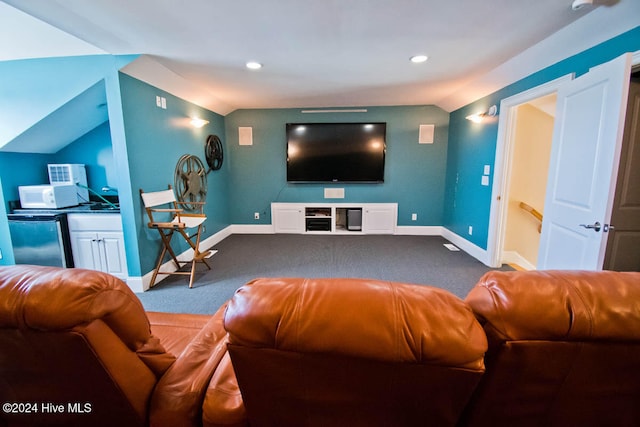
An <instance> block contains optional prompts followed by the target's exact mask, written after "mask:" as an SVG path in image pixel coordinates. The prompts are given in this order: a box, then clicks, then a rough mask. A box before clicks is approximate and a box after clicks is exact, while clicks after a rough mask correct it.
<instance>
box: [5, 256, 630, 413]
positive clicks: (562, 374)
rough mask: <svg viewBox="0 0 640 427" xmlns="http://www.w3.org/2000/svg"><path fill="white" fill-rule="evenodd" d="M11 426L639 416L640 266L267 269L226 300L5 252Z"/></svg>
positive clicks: (7, 393)
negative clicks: (152, 300)
mask: <svg viewBox="0 0 640 427" xmlns="http://www.w3.org/2000/svg"><path fill="white" fill-rule="evenodd" d="M0 401H1V402H0V403H2V404H3V410H2V412H0V426H5V425H6V426H23V425H26V426H31V425H65V426H73V425H76V426H101V425H104V426H113V425H117V426H129V425H131V426H144V425H152V426H200V425H202V426H246V425H251V426H261V425H265V426H425V425H431V426H455V425H458V426H540V425H545V426H547V425H549V426H556V425H557V426H570V425H582V426H601V425H602V426H605V425H607V426H608V425H616V426H637V425H640V408H639V405H638V402H640V273H615V272H560V271H555V272H554V271H551V272H491V273H488V274H487V275H485V276H484V277H483V278H482V279H481V280H480V282H479V283H478V284H477V285H476V287H475V288H474V289H472V291H471V292H470V293H469V295H468V296H467V298H466V300H465V301H463V300H461V299H459V298H458V297H456V296H454V295H452V294H450V293H449V292H447V291H444V290H442V289H438V288H435V287H429V286H419V285H408V284H400V283H390V282H381V281H375V280H364V279H291V278H273V279H256V280H254V281H252V282H250V283H248V284H247V285H245V286H243V287H241V288H240V289H239V290H238V291H237V292H236V294H235V295H234V297H233V298H232V299H231V300H230V301H229V302H227V303H226V304H224V305H223V306H222V307H220V309H219V310H218V311H217V312H216V313H215V314H214V315H213V316H203V315H189V314H171V313H153V312H145V311H144V310H143V308H142V305H141V304H140V301H139V300H138V299H137V297H136V296H135V294H133V293H132V292H131V291H130V290H129V288H128V287H127V286H126V285H125V284H124V283H122V282H120V281H119V280H118V279H115V278H114V277H112V276H109V275H106V274H103V273H98V272H94V271H88V270H80V269H67V270H65V269H57V268H50V267H35V266H10V267H0Z"/></svg>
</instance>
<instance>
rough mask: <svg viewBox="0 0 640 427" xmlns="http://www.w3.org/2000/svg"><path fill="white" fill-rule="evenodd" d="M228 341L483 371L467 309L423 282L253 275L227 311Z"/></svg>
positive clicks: (482, 345)
mask: <svg viewBox="0 0 640 427" xmlns="http://www.w3.org/2000/svg"><path fill="white" fill-rule="evenodd" d="M225 328H226V330H227V331H228V333H229V342H230V344H234V345H241V346H246V347H263V348H273V349H276V350H284V351H293V352H302V353H324V354H331V355H339V356H348V357H360V358H369V359H373V360H378V361H386V362H413V363H424V364H432V365H439V366H443V367H446V366H455V367H463V368H469V369H484V362H483V356H484V352H485V351H486V349H487V341H486V337H485V335H484V333H483V331H482V328H481V326H480V325H479V324H478V322H477V321H476V319H475V317H474V315H473V313H472V312H471V310H470V309H469V307H468V306H467V305H466V304H465V303H464V302H463V301H462V300H460V299H459V298H458V297H456V296H455V295H453V294H451V293H449V292H447V291H444V290H442V289H437V288H433V287H429V286H419V285H409V284H398V283H391V282H385V281H377V280H366V279H292V278H285V279H256V280H253V281H251V282H249V283H248V284H247V285H245V286H243V287H242V288H240V289H239V290H238V291H236V294H235V295H234V297H233V298H232V299H231V301H230V302H229V307H228V309H227V313H226V315H225Z"/></svg>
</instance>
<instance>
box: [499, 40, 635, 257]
mask: <svg viewBox="0 0 640 427" xmlns="http://www.w3.org/2000/svg"><path fill="white" fill-rule="evenodd" d="M599 65H600V64H598V65H596V66H594V67H592V68H596V67H598V66H599ZM636 65H640V50H638V51H635V52H633V53H632V58H631V66H632V67H634V66H636ZM574 77H575V73H571V74H566V75H564V76H562V77H559V78H557V79H555V80H551V81H549V82H547V83H544V84H542V85H540V86H536V87H534V88H531V89H528V90H526V91H524V92H520V93H519V94H516V95H513V96H510V97H508V98H505V99H503V100H502V101H500V110H499V111H500V116H499V119H498V137H497V141H496V157H495V161H494V169H493V170H494V177H493V187H492V189H491V207H490V211H489V230H488V241H487V261H488V262H487V264H488V265H489V266H490V267H494V268H497V267H500V266H501V258H502V251H503V246H504V237H505V236H504V235H505V228H506V215H507V203H503V202H506V200H504V197H503V196H504V195H506V194H508V190H509V181H510V178H511V156H512V154H513V139H514V131H515V123H516V116H517V114H516V107H517V106H518V105H520V104H524V103H526V102H529V101H532V100H533V99H536V98H539V97H541V96H546V95H550V94H552V93H555V92H557V91H558V89H559V87H560V86H561V85H563V84H565V83H567V82H568V81H571V80H573V79H574ZM613 185H615V183H614V184H613ZM611 197H612V198H613V194H612V195H611Z"/></svg>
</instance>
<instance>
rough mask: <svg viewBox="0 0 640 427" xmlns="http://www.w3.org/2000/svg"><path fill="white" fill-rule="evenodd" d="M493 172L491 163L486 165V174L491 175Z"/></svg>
mask: <svg viewBox="0 0 640 427" xmlns="http://www.w3.org/2000/svg"><path fill="white" fill-rule="evenodd" d="M490 173H491V165H484V174H485V175H489V174H490Z"/></svg>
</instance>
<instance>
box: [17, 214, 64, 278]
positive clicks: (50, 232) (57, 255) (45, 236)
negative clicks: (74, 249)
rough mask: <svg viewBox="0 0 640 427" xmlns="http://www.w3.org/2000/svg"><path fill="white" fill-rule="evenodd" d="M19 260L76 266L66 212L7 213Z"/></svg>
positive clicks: (39, 263)
mask: <svg viewBox="0 0 640 427" xmlns="http://www.w3.org/2000/svg"><path fill="white" fill-rule="evenodd" d="M7 217H8V220H9V231H10V233H11V241H12V243H13V256H14V258H15V262H16V264H33V265H45V266H53V267H73V256H72V255H71V243H70V240H69V229H68V227H67V216H66V214H26V213H17V214H16V213H14V214H9V215H7Z"/></svg>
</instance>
